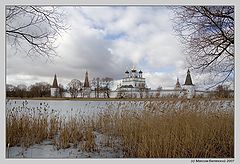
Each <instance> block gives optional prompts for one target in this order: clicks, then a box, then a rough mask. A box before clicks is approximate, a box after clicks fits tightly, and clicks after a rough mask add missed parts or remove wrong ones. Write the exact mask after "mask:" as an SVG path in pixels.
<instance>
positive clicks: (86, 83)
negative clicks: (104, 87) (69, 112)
mask: <svg viewBox="0 0 240 164" xmlns="http://www.w3.org/2000/svg"><path fill="white" fill-rule="evenodd" d="M90 94H91V88H90V85H89V80H88V72H87V71H86V73H85V80H84V84H83V97H85V96H86V97H90Z"/></svg>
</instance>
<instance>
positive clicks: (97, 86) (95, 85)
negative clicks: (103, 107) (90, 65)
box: [91, 77, 100, 98]
mask: <svg viewBox="0 0 240 164" xmlns="http://www.w3.org/2000/svg"><path fill="white" fill-rule="evenodd" d="M91 86H92V87H93V90H94V92H95V98H99V90H100V78H99V77H97V78H93V80H92V82H91Z"/></svg>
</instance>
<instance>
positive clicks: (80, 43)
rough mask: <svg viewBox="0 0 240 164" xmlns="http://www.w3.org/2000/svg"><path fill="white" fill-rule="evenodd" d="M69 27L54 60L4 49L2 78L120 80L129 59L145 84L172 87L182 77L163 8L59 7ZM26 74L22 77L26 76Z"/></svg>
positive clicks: (183, 70) (176, 46)
mask: <svg viewBox="0 0 240 164" xmlns="http://www.w3.org/2000/svg"><path fill="white" fill-rule="evenodd" d="M63 9H64V10H65V11H67V13H68V14H69V15H68V17H67V22H68V23H69V24H71V28H70V30H69V31H68V32H67V33H63V34H62V38H59V39H58V44H59V47H58V49H57V52H58V55H59V57H56V58H55V59H54V60H53V63H49V62H46V61H45V60H46V59H44V58H42V57H40V58H37V59H36V58H33V60H32V59H29V58H24V57H23V55H22V54H19V55H12V54H13V52H10V51H9V53H7V77H8V78H7V83H23V82H25V83H26V82H27V83H32V82H35V81H36V80H39V81H46V82H49V83H52V78H53V76H54V74H55V73H56V74H57V76H58V77H59V79H58V81H59V82H61V83H63V84H65V85H66V84H67V82H68V81H70V80H71V79H73V78H77V79H79V80H84V75H85V71H86V70H88V72H89V76H90V79H91V78H93V77H96V76H100V77H104V76H109V77H113V78H114V79H115V80H119V79H120V78H121V77H122V76H124V72H125V69H127V68H128V69H129V67H132V65H133V64H134V65H135V66H137V67H138V68H140V69H142V70H143V72H144V75H145V77H146V79H147V84H148V86H149V87H151V88H153V89H155V88H157V87H158V86H159V85H161V86H163V88H166V87H171V86H174V85H175V83H176V78H177V77H179V78H180V82H181V81H183V80H184V78H185V74H186V68H184V63H185V60H184V56H183V55H182V54H181V47H180V46H179V43H178V41H177V39H176V37H175V36H174V35H173V31H172V24H171V21H170V18H169V16H170V15H171V12H170V11H169V10H168V9H166V8H164V7H139V6H137V7H136V6H135V7H133V6H129V7H102V6H96V7H93V6H88V7H87V6H86V7H64V8H63ZM26 77H27V78H26Z"/></svg>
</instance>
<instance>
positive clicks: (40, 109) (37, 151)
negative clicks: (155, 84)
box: [6, 100, 234, 158]
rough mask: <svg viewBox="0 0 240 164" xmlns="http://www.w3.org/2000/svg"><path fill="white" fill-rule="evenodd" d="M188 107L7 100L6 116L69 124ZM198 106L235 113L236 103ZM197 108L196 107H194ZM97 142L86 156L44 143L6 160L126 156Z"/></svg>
mask: <svg viewBox="0 0 240 164" xmlns="http://www.w3.org/2000/svg"><path fill="white" fill-rule="evenodd" d="M186 105H188V103H184V104H183V103H181V101H174V102H173V103H169V102H167V103H166V102H161V101H147V102H144V101H69V100H62V101H59V100H7V101H6V115H8V114H9V113H11V112H19V113H32V115H38V114H40V113H45V114H46V113H48V114H55V115H58V116H59V117H61V118H64V119H66V120H68V118H70V117H71V116H79V117H82V118H86V117H95V116H97V115H98V114H99V113H101V112H103V111H104V110H106V109H111V110H115V111H121V110H126V109H127V110H143V109H148V108H149V109H151V110H154V106H158V107H159V106H160V107H161V108H162V109H163V110H164V109H165V108H175V109H182V108H184V107H185V106H186ZM198 105H210V106H215V107H216V110H230V109H234V101H233V100H219V101H217V100H216V101H212V102H210V103H209V102H207V103H205V102H204V101H202V102H200V104H198ZM194 108H197V106H194ZM94 135H95V142H96V144H97V147H98V150H97V151H93V152H86V151H84V150H81V149H79V148H76V147H75V146H74V145H73V146H71V147H69V148H67V149H57V148H56V147H55V146H54V145H53V144H52V142H51V141H50V140H45V141H43V142H42V143H40V144H35V145H32V146H30V147H28V148H24V147H22V146H21V145H17V146H13V147H9V148H6V157H7V158H121V157H123V156H124V154H123V152H122V150H121V147H120V144H115V145H119V147H114V148H112V147H107V146H104V143H102V140H103V138H105V137H106V136H104V135H103V134H100V133H97V132H95V134H94ZM115 142H116V143H117V142H119V143H120V141H118V140H115Z"/></svg>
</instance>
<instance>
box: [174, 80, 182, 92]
mask: <svg viewBox="0 0 240 164" xmlns="http://www.w3.org/2000/svg"><path fill="white" fill-rule="evenodd" d="M175 89H181V85H180V83H179V79H178V78H177V83H176V85H175Z"/></svg>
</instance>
